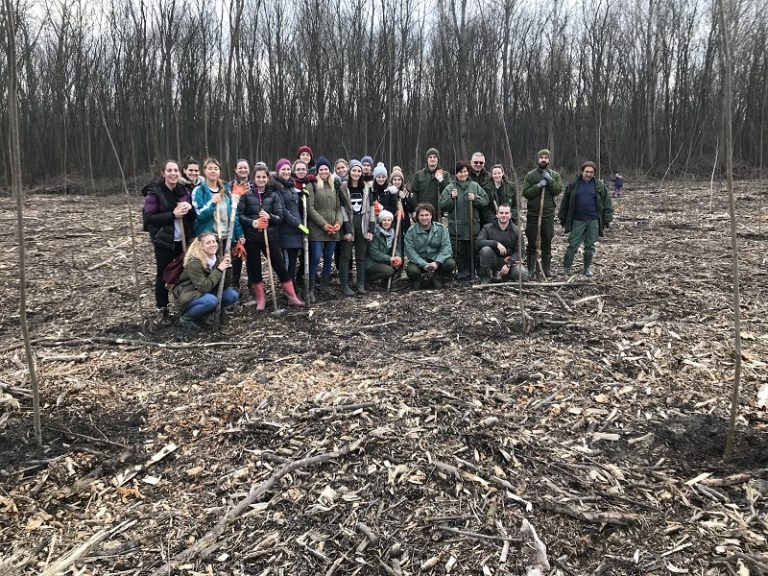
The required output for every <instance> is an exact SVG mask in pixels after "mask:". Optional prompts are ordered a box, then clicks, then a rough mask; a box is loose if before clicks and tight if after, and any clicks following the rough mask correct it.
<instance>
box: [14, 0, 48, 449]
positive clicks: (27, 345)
mask: <svg viewBox="0 0 768 576" xmlns="http://www.w3.org/2000/svg"><path fill="white" fill-rule="evenodd" d="M13 10H14V8H13V4H12V2H11V0H5V11H6V17H7V20H6V23H7V24H6V33H7V35H8V43H7V44H6V49H7V52H8V127H9V140H10V142H9V148H10V151H9V152H10V158H11V180H12V188H13V190H14V193H15V194H16V238H17V242H18V245H19V325H20V328H21V337H22V339H23V340H24V354H25V355H26V357H27V365H28V366H29V380H30V383H31V385H32V421H33V426H34V430H35V442H36V443H37V445H38V446H39V447H40V446H42V445H43V434H42V429H41V426H40V388H39V386H38V384H37V365H36V359H35V352H34V350H32V341H31V340H30V338H29V325H28V324H27V272H26V254H25V252H24V195H23V193H22V190H21V143H20V138H19V116H18V102H17V100H16V98H17V97H16V24H15V22H14V11H13Z"/></svg>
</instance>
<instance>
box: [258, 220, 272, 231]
mask: <svg viewBox="0 0 768 576" xmlns="http://www.w3.org/2000/svg"><path fill="white" fill-rule="evenodd" d="M268 226H269V220H267V219H266V218H259V219H258V220H256V228H258V229H259V230H265V229H266V228H267V227H268Z"/></svg>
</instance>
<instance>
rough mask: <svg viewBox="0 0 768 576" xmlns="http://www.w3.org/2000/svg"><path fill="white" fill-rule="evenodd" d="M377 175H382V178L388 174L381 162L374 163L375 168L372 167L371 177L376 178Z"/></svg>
mask: <svg viewBox="0 0 768 576" xmlns="http://www.w3.org/2000/svg"><path fill="white" fill-rule="evenodd" d="M379 176H384V178H386V177H387V176H388V174H387V167H386V166H384V163H383V162H379V163H378V164H376V168H374V169H373V177H374V178H378V177H379Z"/></svg>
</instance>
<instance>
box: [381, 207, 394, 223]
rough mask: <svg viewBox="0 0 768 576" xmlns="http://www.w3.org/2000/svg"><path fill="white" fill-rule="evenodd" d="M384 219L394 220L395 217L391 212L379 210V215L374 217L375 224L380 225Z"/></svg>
mask: <svg viewBox="0 0 768 576" xmlns="http://www.w3.org/2000/svg"><path fill="white" fill-rule="evenodd" d="M384 218H389V219H390V220H394V219H395V215H394V214H392V212H390V211H389V210H381V211H380V212H379V215H378V216H377V217H376V222H378V223H379V224H381V221H382V220H384Z"/></svg>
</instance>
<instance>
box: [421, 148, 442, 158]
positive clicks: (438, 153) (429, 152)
mask: <svg viewBox="0 0 768 576" xmlns="http://www.w3.org/2000/svg"><path fill="white" fill-rule="evenodd" d="M432 154H434V155H435V156H437V159H438V160H440V152H438V151H437V148H429V149H428V150H427V152H426V154H424V158H429V157H430V156H431V155H432Z"/></svg>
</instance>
